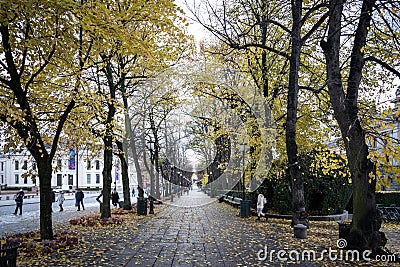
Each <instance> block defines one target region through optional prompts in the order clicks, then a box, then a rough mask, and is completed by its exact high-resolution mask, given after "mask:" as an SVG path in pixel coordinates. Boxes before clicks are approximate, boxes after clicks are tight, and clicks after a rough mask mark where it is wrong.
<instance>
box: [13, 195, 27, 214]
mask: <svg viewBox="0 0 400 267" xmlns="http://www.w3.org/2000/svg"><path fill="white" fill-rule="evenodd" d="M24 196H25V193H24V190H22V188H21V190H19V191H18V193H17V195H16V196H15V204H16V205H17V206H16V207H15V211H14V215H17V212H18V209H19V215H22V204H23V202H24Z"/></svg>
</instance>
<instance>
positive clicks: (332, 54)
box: [321, 0, 386, 253]
mask: <svg viewBox="0 0 400 267" xmlns="http://www.w3.org/2000/svg"><path fill="white" fill-rule="evenodd" d="M374 4H375V1H374V0H366V1H364V2H363V6H362V9H361V16H360V19H359V23H358V26H357V29H356V33H355V36H354V42H353V49H352V53H351V61H350V72H349V77H348V78H347V80H348V87H347V92H346V94H345V92H344V86H343V79H342V76H341V67H342V66H341V62H340V60H339V57H340V47H341V43H340V38H341V17H342V12H343V5H344V1H343V0H331V1H330V2H329V9H330V15H329V22H328V25H329V31H328V38H327V41H322V42H321V47H322V49H323V51H324V54H325V59H326V70H327V78H328V90H329V95H330V101H331V104H332V107H333V110H334V116H335V118H336V120H337V122H338V124H339V127H340V131H341V134H342V138H343V141H344V144H345V148H346V154H347V158H348V162H349V168H350V172H351V175H352V179H353V221H352V226H351V230H350V234H349V236H348V237H347V238H346V239H347V244H348V248H350V249H358V250H361V251H362V250H366V249H370V250H372V251H373V252H375V253H377V252H380V247H382V246H384V245H385V243H386V238H385V237H384V234H383V233H381V232H379V228H380V219H379V218H378V216H377V211H376V203H375V184H376V180H375V177H373V176H372V174H373V170H374V166H373V163H372V162H371V161H370V160H369V158H368V155H369V151H368V146H367V145H366V142H365V133H364V130H363V128H362V127H361V124H360V121H359V119H358V91H359V87H360V81H361V77H362V69H363V67H364V59H363V53H362V48H363V47H364V46H365V44H366V38H367V35H368V28H369V25H370V21H371V16H372V8H373V6H374Z"/></svg>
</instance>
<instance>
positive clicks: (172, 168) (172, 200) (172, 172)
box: [169, 164, 174, 202]
mask: <svg viewBox="0 0 400 267" xmlns="http://www.w3.org/2000/svg"><path fill="white" fill-rule="evenodd" d="M170 175H171V176H170V181H169V193H170V194H171V202H174V192H172V190H173V187H172V180H173V179H174V165H173V164H171V174H170Z"/></svg>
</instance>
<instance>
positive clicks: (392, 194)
mask: <svg viewBox="0 0 400 267" xmlns="http://www.w3.org/2000/svg"><path fill="white" fill-rule="evenodd" d="M375 200H376V204H380V205H383V206H390V205H396V207H400V191H379V192H376V194H375Z"/></svg>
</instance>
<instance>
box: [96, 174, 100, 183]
mask: <svg viewBox="0 0 400 267" xmlns="http://www.w3.org/2000/svg"><path fill="white" fill-rule="evenodd" d="M99 183H100V174H98V173H97V174H96V184H99Z"/></svg>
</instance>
